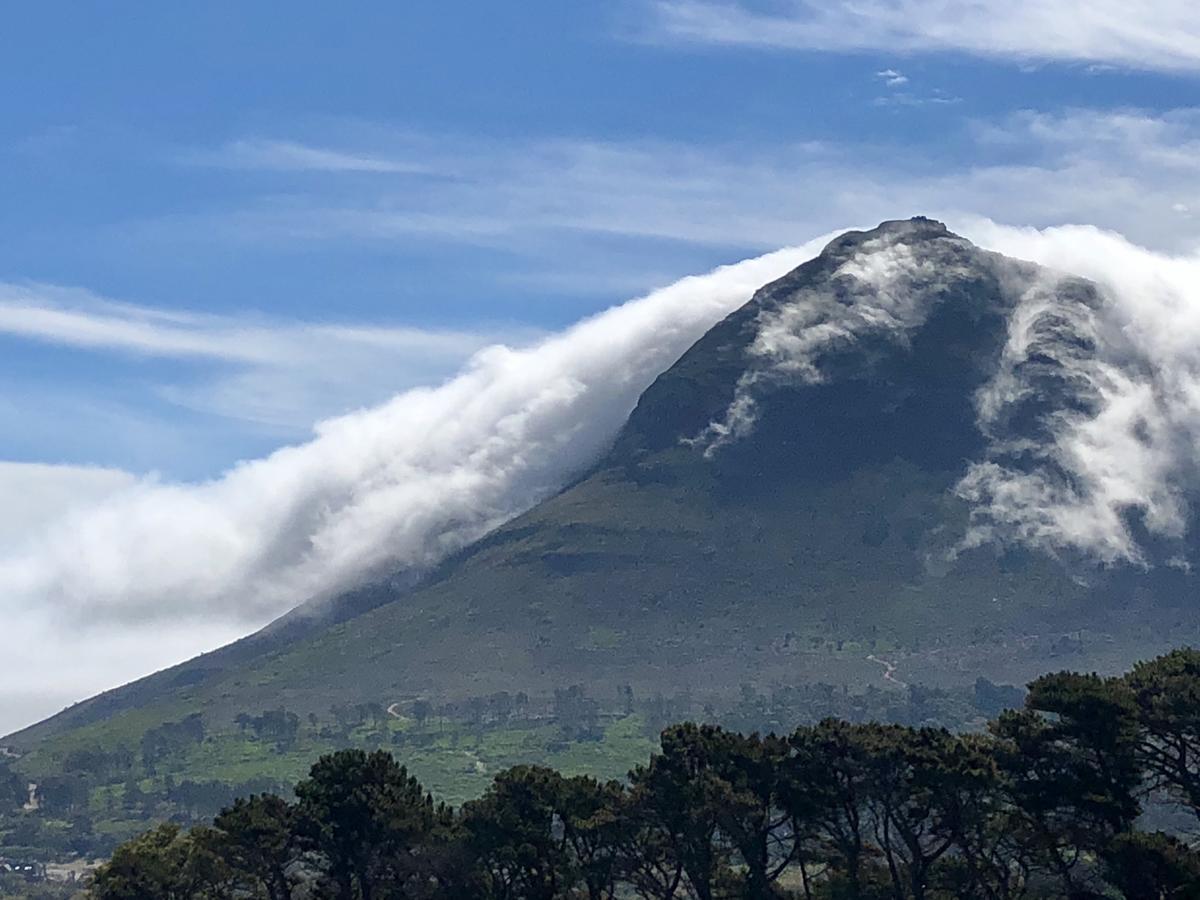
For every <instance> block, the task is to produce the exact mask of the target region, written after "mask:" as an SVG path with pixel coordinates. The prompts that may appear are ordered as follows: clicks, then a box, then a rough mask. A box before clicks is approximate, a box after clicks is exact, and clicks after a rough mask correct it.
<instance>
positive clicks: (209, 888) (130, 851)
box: [91, 823, 234, 900]
mask: <svg viewBox="0 0 1200 900" xmlns="http://www.w3.org/2000/svg"><path fill="white" fill-rule="evenodd" d="M91 896H92V897H93V898H94V900H228V898H232V897H234V890H233V884H232V881H231V877H230V872H229V869H228V867H227V866H226V865H225V863H224V862H223V861H222V860H221V858H220V857H219V856H217V855H215V854H214V853H212V852H211V850H210V849H209V847H208V841H207V837H206V834H205V832H204V830H203V829H197V830H194V831H193V832H191V833H190V834H185V833H182V832H181V831H180V830H179V826H178V825H175V824H172V823H168V824H164V825H159V826H158V827H157V828H154V829H152V830H151V831H148V832H146V833H145V834H143V835H142V836H140V837H138V838H135V839H134V840H132V841H129V842H127V843H125V844H122V845H121V846H120V847H118V848H117V850H116V852H115V853H113V856H112V859H111V860H109V861H108V862H107V863H105V864H104V865H102V866H100V868H99V869H97V870H96V873H95V876H94V879H93V882H92V888H91Z"/></svg>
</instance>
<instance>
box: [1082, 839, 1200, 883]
mask: <svg viewBox="0 0 1200 900" xmlns="http://www.w3.org/2000/svg"><path fill="white" fill-rule="evenodd" d="M1104 872H1105V877H1106V878H1107V879H1108V881H1109V882H1110V883H1111V884H1113V885H1114V886H1115V887H1117V888H1118V889H1119V890H1120V891H1121V893H1122V894H1123V895H1124V897H1125V900H1175V898H1178V900H1191V898H1194V897H1198V896H1200V856H1197V855H1196V853H1195V852H1194V851H1193V850H1191V849H1190V848H1188V846H1187V845H1186V844H1184V843H1183V842H1182V841H1180V840H1179V839H1178V838H1174V837H1171V836H1169V835H1166V834H1163V833H1162V832H1155V833H1153V834H1134V833H1129V834H1122V835H1120V836H1118V837H1117V838H1116V839H1114V840H1113V843H1112V845H1111V846H1110V847H1109V848H1108V850H1107V851H1106V852H1105V854H1104Z"/></svg>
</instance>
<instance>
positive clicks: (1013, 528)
mask: <svg viewBox="0 0 1200 900" xmlns="http://www.w3.org/2000/svg"><path fill="white" fill-rule="evenodd" d="M1105 304H1106V300H1105V298H1104V296H1103V293H1102V292H1101V291H1100V290H1099V289H1098V288H1097V287H1096V286H1094V285H1092V284H1090V283H1089V282H1086V281H1084V280H1082V279H1079V278H1076V277H1074V276H1072V275H1070V274H1066V273H1059V272H1051V271H1047V270H1045V269H1042V268H1039V267H1037V266H1035V265H1033V264H1030V263H1025V262H1021V261H1017V260H1013V259H1008V258H1005V257H1002V256H1000V255H997V254H995V253H991V252H988V251H986V250H983V249H980V248H979V247H976V246H974V245H973V244H972V243H970V242H969V241H967V240H965V239H964V238H962V237H959V236H957V235H955V234H953V233H951V232H950V231H948V230H947V229H946V228H945V227H944V226H943V225H941V224H940V223H937V222H934V221H930V220H927V219H922V218H917V219H912V220H907V221H897V222H887V223H884V224H883V225H881V226H879V227H878V228H876V229H874V230H872V231H867V232H850V233H847V234H844V235H842V236H841V237H839V238H837V239H836V240H834V241H833V242H832V243H830V244H829V245H828V246H827V247H826V248H825V250H824V251H823V252H822V253H821V254H820V255H819V256H817V257H816V258H814V259H813V260H811V261H809V262H807V263H805V264H804V265H802V266H800V267H799V268H797V269H795V270H794V271H792V272H790V273H788V274H787V275H785V276H784V277H783V278H780V279H779V280H777V281H775V282H773V283H771V284H768V285H765V286H763V287H762V288H761V289H760V290H759V291H758V292H757V293H756V294H755V295H754V297H753V299H751V300H750V302H749V303H747V304H746V305H745V306H743V307H742V308H741V309H739V310H737V311H736V312H734V313H733V314H732V315H730V316H729V317H727V318H726V319H725V320H723V321H721V322H720V323H718V324H717V325H716V326H715V327H713V328H712V329H711V330H710V331H709V332H708V333H707V334H705V335H704V337H703V338H702V339H701V340H700V341H698V342H697V343H696V344H695V345H694V346H693V347H691V349H689V350H688V351H687V352H686V353H685V354H684V355H683V356H682V358H680V359H679V360H678V361H677V362H676V363H675V364H674V365H673V366H671V367H670V368H669V369H668V370H667V371H665V372H663V373H662V374H661V375H660V376H659V377H658V378H657V380H655V381H654V383H653V384H652V385H651V386H650V387H649V389H647V390H646V391H645V393H644V394H643V395H642V396H641V398H640V400H639V402H638V404H637V407H636V409H635V410H634V411H633V413H632V414H631V415H630V417H629V419H628V422H627V423H626V425H625V426H624V428H623V429H622V430H621V432H620V434H619V435H618V436H617V438H616V440H615V441H614V442H613V444H612V446H611V448H610V449H609V450H608V452H607V453H606V454H605V455H604V456H603V458H601V459H599V460H597V461H595V463H594V465H593V466H592V467H591V468H589V469H588V470H587V471H586V472H583V473H581V474H580V475H579V477H578V478H577V479H576V480H575V481H574V482H573V483H572V484H570V485H568V486H567V487H565V488H564V489H563V490H561V491H560V492H559V493H558V494H557V495H555V496H553V497H551V498H550V499H548V500H546V501H545V502H543V503H540V504H539V505H537V506H536V507H534V508H533V509H531V510H529V511H528V512H527V513H525V514H523V515H521V516H519V517H517V518H515V519H513V520H512V521H509V522H508V523H507V524H505V525H503V526H502V527H499V528H497V529H496V530H495V531H494V532H492V533H491V534H489V535H488V536H486V537H485V538H484V539H482V540H480V541H478V542H477V543H475V544H473V545H471V546H469V547H468V548H466V549H465V550H463V551H462V552H459V553H458V554H456V555H455V556H454V557H453V558H451V559H449V560H447V561H445V562H444V563H442V564H441V565H440V566H439V567H438V568H437V569H436V570H435V571H433V572H430V573H428V574H427V575H425V576H424V577H422V578H421V579H419V580H418V581H417V582H416V583H415V584H413V583H410V582H411V579H407V580H406V578H407V576H403V575H398V576H397V577H396V578H394V579H384V580H383V581H379V582H377V583H374V584H372V585H369V586H367V587H363V588H360V589H358V590H356V591H353V592H350V593H348V594H347V595H346V596H344V597H342V598H340V599H339V600H338V601H337V602H335V603H333V604H332V605H330V606H328V607H326V609H325V611H324V612H322V613H321V614H319V615H313V616H308V615H304V614H295V615H293V616H291V617H288V618H286V619H285V620H284V621H282V622H281V623H276V625H274V626H272V627H270V628H268V629H266V630H265V631H264V632H263V633H261V634H259V635H256V636H252V637H251V638H248V639H246V640H244V641H242V642H239V643H238V644H235V645H233V646H232V647H230V648H226V649H224V650H221V651H217V652H216V653H213V654H209V655H207V656H203V657H200V658H198V659H196V660H192V661H191V662H188V663H185V664H183V665H181V666H178V667H176V668H174V669H170V670H167V671H165V672H161V673H158V674H156V675H154V676H151V677H150V678H147V679H143V680H141V681H139V682H135V683H134V684H132V685H128V686H126V687H124V688H120V689H118V690H116V691H111V692H108V693H107V694H104V695H101V696H100V697H97V698H94V699H92V700H89V701H86V702H84V703H81V704H78V705H76V706H74V707H72V708H70V709H68V710H67V711H65V712H63V713H62V714H60V715H59V716H57V717H55V718H53V719H50V720H48V721H46V722H43V723H41V724H39V725H36V726H34V727H32V728H30V729H27V730H26V731H23V732H21V733H19V734H16V735H13V736H11V737H9V738H8V739H6V740H5V742H4V743H6V744H10V745H11V746H13V747H14V748H17V749H18V750H21V751H35V750H39V749H40V750H42V751H45V749H46V748H48V747H53V746H55V742H58V741H69V740H70V739H71V735H72V734H81V733H87V732H86V729H88V728H95V727H98V723H103V724H104V727H105V728H108V729H110V730H111V729H113V728H115V727H116V726H115V725H114V724H113V723H120V722H136V723H139V724H138V727H139V728H140V727H143V726H146V725H150V724H153V723H155V722H162V721H174V720H180V719H182V718H183V717H185V716H187V715H188V714H191V713H201V714H202V715H203V716H204V718H205V720H206V721H207V722H209V723H211V726H212V727H219V726H220V724H221V723H225V724H228V723H230V722H232V721H233V719H234V717H235V716H237V715H238V714H251V713H255V712H259V711H262V710H267V709H273V708H276V707H280V706H285V707H287V708H288V709H290V710H295V711H297V712H299V713H302V714H303V713H305V712H312V713H314V714H316V713H317V712H324V711H327V710H328V709H329V708H330V706H331V705H334V704H339V703H346V704H353V703H378V704H383V705H389V704H392V703H395V702H407V701H411V699H412V698H415V697H421V698H428V699H429V700H430V701H431V702H449V701H456V702H466V701H467V700H468V699H469V698H472V697H480V696H486V695H491V694H493V693H495V692H510V693H512V694H517V693H520V694H525V695H529V696H541V695H549V694H552V693H553V692H554V691H555V690H560V691H561V690H566V689H568V688H569V687H571V686H573V685H583V686H585V687H586V688H587V690H588V691H590V692H591V693H593V694H595V695H609V694H613V693H614V692H616V691H628V692H631V693H636V694H637V695H639V696H647V695H656V694H663V695H671V694H675V693H678V692H681V691H687V692H692V693H694V694H695V695H697V696H700V695H703V696H710V695H711V696H713V697H720V696H733V695H736V694H738V692H740V691H743V690H744V689H745V687H746V686H747V685H750V686H757V687H758V688H760V689H766V688H767V687H768V686H771V685H793V684H812V683H816V682H823V683H828V684H831V685H838V686H844V687H845V688H846V689H847V690H861V689H865V688H867V687H881V688H889V687H890V688H895V687H898V686H903V685H911V684H918V683H919V684H927V685H934V686H937V685H942V686H946V685H955V684H964V683H971V682H974V681H975V680H976V679H977V678H979V677H980V676H984V677H986V678H988V679H994V680H997V681H1001V680H1003V681H1012V682H1019V681H1022V680H1024V679H1025V678H1027V677H1029V676H1032V675H1033V674H1035V673H1037V672H1040V671H1042V670H1044V669H1046V668H1047V667H1055V666H1064V665H1070V666H1072V667H1075V668H1080V667H1084V668H1098V669H1106V670H1115V669H1117V668H1120V667H1123V666H1125V665H1127V664H1128V663H1130V662H1131V661H1133V660H1134V659H1136V658H1139V657H1142V656H1146V655H1148V654H1151V653H1153V652H1157V651H1159V650H1161V649H1164V648H1166V647H1167V646H1170V645H1175V644H1179V643H1181V642H1185V641H1187V640H1190V639H1191V638H1192V636H1193V635H1192V631H1193V630H1194V629H1193V626H1192V624H1191V618H1192V617H1190V616H1188V615H1187V614H1186V612H1185V602H1186V598H1187V597H1188V596H1189V595H1190V594H1191V592H1192V591H1194V581H1193V576H1192V575H1190V574H1189V570H1190V564H1189V563H1188V561H1187V560H1188V553H1189V548H1190V546H1191V544H1190V539H1189V534H1190V527H1189V526H1190V520H1189V514H1188V512H1187V509H1188V506H1187V498H1186V496H1182V495H1174V494H1172V495H1171V496H1168V497H1161V498H1155V497H1150V498H1141V499H1137V500H1135V501H1130V500H1129V499H1128V498H1123V497H1122V496H1121V495H1119V493H1114V491H1113V490H1112V489H1111V488H1112V483H1111V473H1108V472H1106V471H1101V470H1098V469H1097V466H1096V465H1095V454H1094V453H1089V452H1088V448H1089V447H1093V448H1094V446H1095V442H1096V441H1099V440H1108V439H1112V440H1117V439H1119V440H1123V441H1128V442H1131V446H1134V447H1135V449H1136V447H1143V448H1150V449H1153V448H1154V446H1155V442H1156V441H1158V440H1160V436H1159V435H1158V433H1157V432H1156V431H1155V428H1154V425H1153V422H1152V421H1147V420H1144V419H1139V418H1138V417H1137V416H1124V417H1123V415H1122V413H1121V410H1122V409H1123V407H1119V406H1118V405H1115V404H1116V403H1117V401H1118V400H1119V399H1120V398H1121V397H1122V396H1124V395H1123V394H1122V393H1121V392H1122V390H1129V389H1132V388H1130V387H1129V385H1135V386H1136V385H1138V384H1140V383H1141V382H1139V380H1138V379H1140V378H1144V377H1148V376H1145V373H1141V372H1139V370H1138V369H1137V366H1136V364H1135V363H1130V362H1129V361H1128V353H1126V352H1125V348H1123V346H1122V343H1121V340H1122V338H1121V334H1120V330H1119V329H1117V328H1114V327H1112V325H1111V324H1110V321H1109V317H1107V316H1106V313H1105V311H1106V305H1105ZM1089 441H1090V442H1092V443H1090V444H1089ZM131 727H132V726H131ZM80 729H84V730H85V731H84V732H80V731H79V730H80Z"/></svg>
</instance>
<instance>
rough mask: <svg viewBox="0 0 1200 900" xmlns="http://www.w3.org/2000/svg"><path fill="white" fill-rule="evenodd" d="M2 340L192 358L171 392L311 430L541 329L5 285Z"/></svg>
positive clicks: (243, 415)
mask: <svg viewBox="0 0 1200 900" xmlns="http://www.w3.org/2000/svg"><path fill="white" fill-rule="evenodd" d="M0 335H8V336H10V337H13V338H19V339H22V340H26V341H36V342H39V343H44V344H53V345H59V346H65V347H72V348H79V349H84V350H89V351H95V352H103V353H109V354H123V355H130V356H135V357H154V358H168V359H173V360H191V361H195V362H201V363H204V364H205V365H204V366H203V367H202V370H201V371H200V372H199V374H194V375H191V376H188V377H181V376H178V374H177V379H178V380H176V381H173V382H169V383H164V384H162V385H160V386H159V387H158V388H157V390H158V393H159V395H160V396H161V397H164V398H166V399H168V400H170V401H172V402H174V403H178V404H182V405H184V406H187V407H190V408H194V409H199V410H203V411H206V412H214V413H218V414H220V415H225V416H229V417H232V418H236V419H242V420H247V421H251V422H256V423H262V424H269V425H274V426H287V427H302V428H305V429H307V428H308V427H309V426H310V425H311V423H312V421H313V419H314V418H316V417H319V416H321V415H330V414H333V413H336V412H344V411H347V410H349V409H354V408H356V407H358V406H362V405H364V404H365V403H369V402H377V401H378V400H380V399H382V398H383V397H384V396H390V395H391V394H392V393H394V392H395V391H396V390H397V389H398V388H400V387H403V386H406V385H415V384H421V383H428V382H430V381H431V380H437V379H438V378H439V377H446V376H448V375H450V374H452V373H453V372H455V371H457V369H458V368H459V367H460V366H461V365H462V363H463V361H465V360H466V359H467V358H469V357H470V356H471V355H472V354H473V353H475V352H477V351H478V350H480V349H481V348H483V347H485V346H488V345H489V344H492V343H494V342H495V341H496V340H498V339H509V340H532V339H533V338H534V336H535V333H534V332H533V331H532V330H531V329H516V328H506V329H495V330H493V331H491V332H469V331H451V330H437V329H421V328H408V327H395V326H388V325H382V324H380V325H373V326H369V325H366V324H354V325H351V324H338V323H334V322H303V321H289V320H280V319H274V318H267V317H263V316H255V315H253V314H241V315H223V316H222V315H212V314H202V313H195V312H189V311H182V310H167V309H161V308H154V307H147V306H136V305H133V304H128V303H117V302H113V301H111V300H107V299H105V298H103V297H98V296H96V295H95V294H92V293H91V292H89V291H84V290H79V289H74V288H63V287H59V286H55V285H46V284H24V285H22V284H11V283H4V282H0Z"/></svg>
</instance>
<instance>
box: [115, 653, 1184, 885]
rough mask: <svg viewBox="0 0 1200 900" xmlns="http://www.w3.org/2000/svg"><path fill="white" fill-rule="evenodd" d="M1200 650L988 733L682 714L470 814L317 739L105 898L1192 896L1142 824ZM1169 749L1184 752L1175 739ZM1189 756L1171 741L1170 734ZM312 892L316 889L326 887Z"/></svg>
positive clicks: (1172, 840)
mask: <svg viewBox="0 0 1200 900" xmlns="http://www.w3.org/2000/svg"><path fill="white" fill-rule="evenodd" d="M1196 662H1197V657H1196V656H1195V655H1194V654H1193V653H1192V652H1191V651H1180V652H1179V653H1175V654H1171V655H1170V656H1168V657H1164V658H1162V659H1159V660H1155V661H1153V662H1151V663H1147V664H1144V665H1141V666H1138V667H1137V668H1136V669H1135V670H1134V671H1133V672H1131V673H1130V674H1129V675H1128V676H1126V677H1124V678H1110V679H1104V678H1099V677H1096V676H1084V675H1076V674H1072V673H1060V674H1056V675H1049V676H1045V677H1043V678H1040V679H1038V680H1037V681H1035V682H1034V683H1033V684H1032V685H1030V689H1029V693H1028V696H1027V697H1026V704H1025V707H1024V708H1023V709H1022V710H1019V711H1009V712H1005V713H1003V714H1002V715H1001V716H1000V717H999V718H998V719H997V720H995V721H994V722H993V723H992V724H991V727H990V729H989V731H988V732H987V733H974V734H953V733H951V732H949V731H946V730H944V729H939V728H930V727H911V726H903V725H882V724H877V723H850V722H845V721H841V720H836V719H827V720H825V721H822V722H820V723H818V724H815V725H806V726H801V727H800V728H797V729H795V730H794V731H793V732H792V733H791V734H789V735H788V736H786V737H778V736H776V735H773V734H768V735H765V736H763V735H759V734H750V735H744V734H739V733H736V732H732V731H727V730H724V729H722V728H719V727H717V726H712V725H703V726H698V725H692V724H682V725H677V726H673V727H671V728H668V729H667V730H666V731H664V732H663V734H662V737H661V749H660V752H658V753H656V754H655V755H654V756H653V757H652V758H651V759H650V761H649V762H648V764H646V765H645V766H641V767H639V768H637V769H635V770H634V771H633V772H632V773H630V776H629V778H628V780H627V781H626V782H624V783H621V782H608V783H604V782H599V781H596V780H594V779H591V778H587V777H574V778H566V777H564V776H562V775H560V774H559V773H558V772H556V771H554V770H553V769H549V768H545V767H538V766H518V767H515V768H511V769H508V770H506V771H503V772H501V773H500V774H498V775H497V776H496V777H495V779H494V780H493V782H492V785H491V787H490V788H489V789H488V790H487V791H486V793H485V794H484V795H483V796H482V797H480V798H479V799H477V800H473V801H471V802H468V803H467V804H465V805H464V806H463V808H462V809H461V810H460V811H458V812H455V811H453V810H451V809H449V808H448V807H445V806H440V805H437V804H435V802H434V800H433V799H432V797H431V796H430V795H429V794H428V793H427V792H426V791H425V790H424V789H423V788H422V786H421V785H420V784H419V783H418V782H417V780H416V779H415V778H413V777H412V776H411V775H409V774H408V772H407V771H406V770H405V769H404V768H403V767H402V766H400V765H398V764H397V763H396V762H395V760H394V759H393V758H392V757H391V756H390V755H389V754H388V753H385V752H382V751H377V752H373V753H366V752H363V751H360V750H348V751H342V752H338V753H334V754H330V755H328V756H325V757H322V758H321V759H320V760H319V761H318V762H317V763H316V764H315V765H314V766H313V767H312V770H311V772H310V775H309V777H308V778H307V779H305V780H304V781H302V782H300V783H299V784H298V785H297V786H296V790H295V793H296V797H297V801H296V802H295V803H294V804H293V803H289V802H288V801H286V800H284V799H282V798H281V797H278V796H275V795H271V794H258V795H253V796H251V797H249V798H248V799H245V800H238V801H236V802H234V803H233V804H232V805H231V806H230V807H229V808H227V809H226V810H224V811H223V812H221V813H220V815H218V816H217V817H216V819H215V820H214V821H213V823H212V826H211V827H204V826H201V827H197V828H193V829H192V830H191V831H190V832H181V831H180V830H179V829H178V827H177V826H174V825H164V826H160V827H159V828H157V829H155V830H153V831H150V832H148V833H146V834H145V835H143V836H141V837H139V838H137V839H136V840H134V841H131V842H129V843H127V844H125V845H123V846H122V847H121V848H119V849H118V851H117V853H116V854H114V856H113V858H112V860H111V861H110V862H109V863H108V864H107V865H105V866H104V867H102V868H101V870H100V871H99V873H98V874H97V877H96V879H95V882H94V884H93V886H92V888H91V893H92V896H93V897H94V898H96V900H133V898H160V897H162V898H183V897H189V898H191V897H195V898H225V897H229V898H233V897H238V898H263V900H293V898H296V897H302V896H303V897H308V896H314V895H315V896H321V897H332V898H338V900H382V898H388V900H391V898H420V900H457V898H467V897H470V898H479V900H560V898H562V900H568V898H570V900H584V898H586V900H617V898H628V897H640V898H650V900H685V898H694V900H735V898H743V900H783V898H788V897H794V898H805V900H875V898H880V900H882V898H888V900H1018V898H1028V900H1051V898H1071V900H1083V898H1096V900H1099V898H1109V900H1120V898H1125V900H1175V898H1179V900H1183V898H1195V897H1200V854H1197V852H1196V851H1195V850H1193V849H1192V847H1191V846H1190V845H1189V844H1188V843H1187V842H1186V841H1185V840H1183V839H1182V838H1181V837H1180V836H1176V835H1169V834H1165V833H1163V832H1146V831H1141V830H1139V829H1138V827H1137V826H1138V821H1139V815H1140V812H1141V809H1142V806H1143V805H1144V804H1153V803H1156V802H1158V800H1159V799H1160V798H1165V799H1167V800H1170V801H1171V802H1174V803H1181V804H1184V805H1185V806H1188V807H1190V809H1191V811H1192V813H1193V814H1195V813H1197V812H1198V810H1197V806H1196V802H1195V796H1194V794H1193V793H1192V789H1193V787H1194V785H1193V781H1192V779H1193V778H1194V777H1195V773H1194V771H1193V768H1192V766H1193V765H1194V764H1193V762H1192V760H1191V757H1190V754H1189V752H1185V751H1187V750H1188V748H1190V745H1189V744H1187V743H1186V741H1188V740H1191V739H1192V738H1193V737H1194V730H1193V725H1192V715H1193V712H1192V709H1191V708H1190V703H1191V701H1192V698H1193V696H1194V693H1193V692H1194V691H1195V684H1194V681H1193V672H1194V671H1195V667H1196ZM1168 751H1170V752H1168ZM1172 753H1173V754H1174V755H1171V754H1172ZM314 892H315V894H314Z"/></svg>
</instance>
